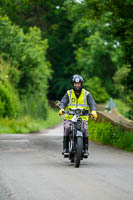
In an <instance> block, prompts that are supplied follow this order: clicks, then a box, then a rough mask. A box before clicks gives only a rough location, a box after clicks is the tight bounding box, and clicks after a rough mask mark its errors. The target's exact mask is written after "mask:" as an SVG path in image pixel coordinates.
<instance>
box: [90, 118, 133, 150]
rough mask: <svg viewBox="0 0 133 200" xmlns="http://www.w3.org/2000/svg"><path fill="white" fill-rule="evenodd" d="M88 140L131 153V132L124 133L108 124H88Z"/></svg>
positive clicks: (132, 141) (119, 128) (132, 143)
mask: <svg viewBox="0 0 133 200" xmlns="http://www.w3.org/2000/svg"><path fill="white" fill-rule="evenodd" d="M88 130H89V134H90V139H91V140H93V141H95V142H99V143H101V144H105V145H112V146H115V147H118V148H120V149H123V150H126V151H133V131H125V130H124V129H123V128H122V127H116V126H114V125H112V124H111V123H109V122H104V121H102V122H94V121H90V122H89V124H88Z"/></svg>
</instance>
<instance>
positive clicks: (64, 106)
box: [59, 74, 97, 156]
mask: <svg viewBox="0 0 133 200" xmlns="http://www.w3.org/2000/svg"><path fill="white" fill-rule="evenodd" d="M83 82H84V80H83V78H82V76H80V75H78V74H75V75H73V76H72V86H73V87H72V88H73V89H71V90H68V91H67V92H66V94H65V95H64V97H63V98H62V99H61V102H60V105H59V107H60V111H59V115H63V114H64V110H70V109H71V108H82V109H85V110H88V111H89V110H90V111H91V113H92V114H93V117H94V118H97V113H96V103H95V100H94V99H93V97H92V95H91V94H90V93H89V92H88V91H87V90H85V89H84V88H83ZM72 117H73V116H72V115H67V114H65V117H64V137H63V149H64V150H63V153H64V155H68V154H69V134H70V130H71V129H70V128H71V120H72ZM81 118H82V123H83V126H84V137H83V145H84V156H88V154H89V153H88V144H89V139H88V136H89V133H88V119H89V116H81Z"/></svg>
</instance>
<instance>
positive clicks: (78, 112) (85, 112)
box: [64, 109, 93, 116]
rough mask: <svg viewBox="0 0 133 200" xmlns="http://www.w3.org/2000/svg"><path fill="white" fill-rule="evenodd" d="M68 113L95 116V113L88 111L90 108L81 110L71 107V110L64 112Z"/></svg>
mask: <svg viewBox="0 0 133 200" xmlns="http://www.w3.org/2000/svg"><path fill="white" fill-rule="evenodd" d="M65 113H66V114H68V115H78V116H87V115H89V116H93V114H91V113H90V112H88V110H85V109H83V110H81V109H71V110H70V111H64V114H65Z"/></svg>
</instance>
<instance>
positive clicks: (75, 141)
mask: <svg viewBox="0 0 133 200" xmlns="http://www.w3.org/2000/svg"><path fill="white" fill-rule="evenodd" d="M65 113H66V114H68V115H73V118H72V120H71V121H72V124H71V131H70V134H69V154H68V155H64V157H65V158H69V160H70V162H71V163H74V166H75V167H77V168H78V167H79V166H80V162H81V160H83V159H84V158H88V156H84V149H83V133H84V127H83V123H82V118H81V117H80V116H85V115H89V116H91V115H92V114H91V113H89V112H88V111H87V110H85V109H79V108H78V109H70V111H64V114H65ZM62 154H63V153H62Z"/></svg>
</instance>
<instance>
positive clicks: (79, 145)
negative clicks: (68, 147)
mask: <svg viewBox="0 0 133 200" xmlns="http://www.w3.org/2000/svg"><path fill="white" fill-rule="evenodd" d="M82 149H83V138H82V137H77V144H76V150H75V155H74V164H75V167H79V166H80V160H81V156H82Z"/></svg>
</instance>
